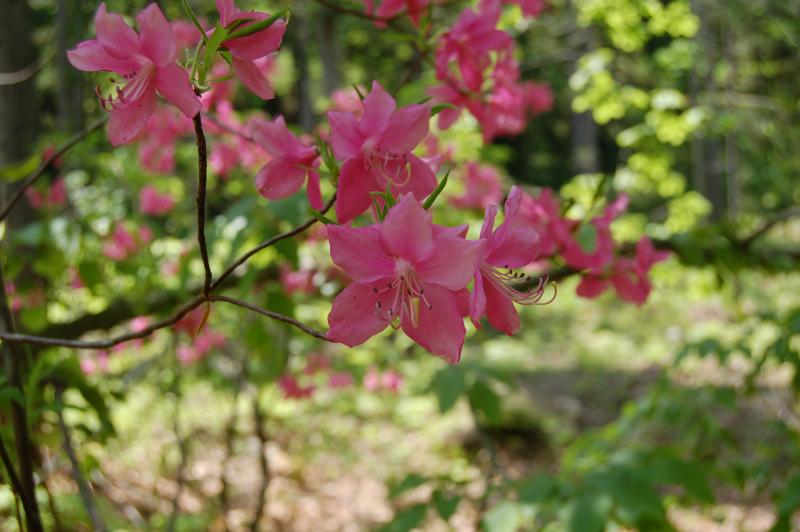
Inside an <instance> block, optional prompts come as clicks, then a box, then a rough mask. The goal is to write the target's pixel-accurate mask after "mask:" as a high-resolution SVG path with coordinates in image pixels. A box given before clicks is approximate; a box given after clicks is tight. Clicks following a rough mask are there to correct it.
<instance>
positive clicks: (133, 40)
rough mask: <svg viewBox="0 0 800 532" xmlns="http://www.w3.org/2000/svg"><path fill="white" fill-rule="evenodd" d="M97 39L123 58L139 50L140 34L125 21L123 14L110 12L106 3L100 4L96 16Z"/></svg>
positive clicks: (107, 48)
mask: <svg viewBox="0 0 800 532" xmlns="http://www.w3.org/2000/svg"><path fill="white" fill-rule="evenodd" d="M94 26H95V32H96V34H97V40H98V41H100V43H101V44H102V45H103V46H105V48H106V50H108V51H109V52H110V53H111V54H113V55H115V56H117V57H120V58H123V57H130V55H131V54H133V53H135V52H139V51H140V50H141V46H140V44H139V36H138V35H136V32H135V31H134V30H133V28H131V27H130V26H128V25H127V24H126V23H125V20H124V19H123V18H122V15H119V14H117V13H109V12H108V11H107V10H106V5H105V3H102V4H100V7H98V8H97V13H96V14H95V16H94Z"/></svg>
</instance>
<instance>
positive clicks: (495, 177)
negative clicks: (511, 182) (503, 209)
mask: <svg viewBox="0 0 800 532" xmlns="http://www.w3.org/2000/svg"><path fill="white" fill-rule="evenodd" d="M461 175H462V177H463V181H464V193H463V194H461V195H460V196H454V197H451V198H450V204H452V205H454V206H455V207H458V208H460V209H474V210H484V209H486V208H487V207H488V206H489V205H497V204H498V203H500V201H501V200H502V199H503V186H502V182H501V179H500V172H498V170H497V168H495V167H494V166H490V165H487V164H479V163H475V162H469V163H467V164H466V165H465V166H464V171H463V172H462V174H461Z"/></svg>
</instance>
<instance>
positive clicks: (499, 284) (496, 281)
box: [481, 264, 558, 305]
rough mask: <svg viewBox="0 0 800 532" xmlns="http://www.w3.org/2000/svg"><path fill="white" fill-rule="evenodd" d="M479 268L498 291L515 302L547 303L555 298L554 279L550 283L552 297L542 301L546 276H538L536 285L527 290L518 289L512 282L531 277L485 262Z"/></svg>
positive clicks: (525, 303)
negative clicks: (494, 266) (503, 269)
mask: <svg viewBox="0 0 800 532" xmlns="http://www.w3.org/2000/svg"><path fill="white" fill-rule="evenodd" d="M481 270H482V271H483V273H484V274H486V275H485V277H486V278H488V279H489V280H490V282H491V283H492V285H494V287H495V288H497V290H499V291H500V293H502V294H503V295H505V296H506V297H508V298H509V299H511V300H512V301H514V302H515V303H519V304H520V305H549V304H550V303H552V302H553V301H554V300H555V299H556V294H557V293H558V288H557V285H556V283H555V281H553V282H552V283H550V284H552V286H553V295H552V297H550V299H548V300H547V301H542V298H543V297H544V293H545V290H546V289H547V285H548V277H547V276H544V277H540V278H539V280H538V282H537V284H536V287H534V288H532V289H529V290H519V289H518V288H516V287H514V286H512V283H526V282H529V281H531V279H532V278H531V276H529V275H525V274H523V273H519V272H514V271H512V270H510V269H508V268H506V271H502V270H498V269H495V268H492V267H491V266H490V265H488V264H485V265H484V266H483V267H482V268H481Z"/></svg>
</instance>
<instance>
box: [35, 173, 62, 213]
mask: <svg viewBox="0 0 800 532" xmlns="http://www.w3.org/2000/svg"><path fill="white" fill-rule="evenodd" d="M25 197H26V198H27V199H28V202H29V203H30V204H31V207H33V208H34V209H44V208H47V209H52V208H55V207H61V206H62V205H64V204H65V203H66V202H67V185H66V182H65V181H64V178H63V177H57V178H56V179H55V180H53V183H52V184H51V185H50V187H49V189H47V191H46V192H42V191H40V190H39V189H36V188H33V187H28V188H27V189H25Z"/></svg>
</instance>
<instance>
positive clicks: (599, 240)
mask: <svg viewBox="0 0 800 532" xmlns="http://www.w3.org/2000/svg"><path fill="white" fill-rule="evenodd" d="M627 206H628V196H627V195H625V194H620V196H619V197H618V198H617V199H616V200H614V202H612V203H611V204H610V205H608V206H607V207H606V209H605V212H604V213H603V215H602V216H599V217H597V218H595V219H593V220H592V221H591V224H592V226H593V230H594V232H595V235H596V236H595V239H594V240H595V242H594V249H592V250H585V249H584V248H583V247H582V246H581V244H580V243H579V242H578V241H577V240H576V239H575V238H574V236H570V237H564V236H562V238H561V246H562V255H563V257H564V261H565V262H566V263H567V265H568V266H571V267H572V268H576V269H579V270H584V269H586V270H589V271H590V272H591V273H595V274H596V273H599V272H601V271H602V270H603V268H605V267H606V266H608V265H609V264H611V262H612V261H613V260H614V239H613V237H612V236H611V222H612V221H614V219H615V218H616V217H617V216H619V215H620V214H622V213H623V212H624V211H625V209H626V208H627Z"/></svg>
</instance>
